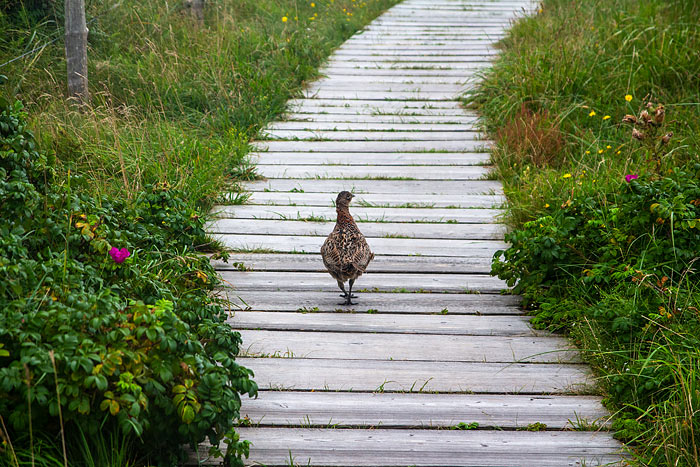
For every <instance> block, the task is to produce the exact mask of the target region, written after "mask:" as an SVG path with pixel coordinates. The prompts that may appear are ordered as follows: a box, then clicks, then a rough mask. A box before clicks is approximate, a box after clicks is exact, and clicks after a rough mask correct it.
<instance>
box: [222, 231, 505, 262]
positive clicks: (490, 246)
mask: <svg viewBox="0 0 700 467" xmlns="http://www.w3.org/2000/svg"><path fill="white" fill-rule="evenodd" d="M212 236H213V237H214V238H215V239H216V240H218V241H220V242H222V243H223V244H224V245H226V246H227V247H228V248H232V249H234V250H243V251H254V250H264V251H265V252H280V253H313V254H315V253H318V252H319V251H320V250H321V245H323V241H324V240H325V239H324V238H323V237H311V236H305V237H302V236H294V235H249V234H213V235H212ZM370 246H371V248H372V251H374V252H375V253H376V254H378V255H395V256H443V255H444V254H445V251H447V250H449V251H450V252H451V253H452V256H462V257H467V258H492V257H493V255H494V253H495V252H496V251H497V250H504V249H505V248H507V244H506V243H504V242H501V241H495V240H446V239H433V238H373V239H372V240H371V245H370Z"/></svg>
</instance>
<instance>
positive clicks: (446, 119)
mask: <svg viewBox="0 0 700 467" xmlns="http://www.w3.org/2000/svg"><path fill="white" fill-rule="evenodd" d="M326 110H327V111H328V113H317V114H308V113H290V114H287V115H285V118H286V120H285V121H286V122H290V123H291V122H304V123H313V122H318V123H319V124H320V123H321V122H327V123H328V124H332V123H350V124H351V123H360V124H367V125H372V124H373V123H376V122H381V123H383V124H402V123H407V124H417V123H423V124H431V123H442V124H465V125H468V124H471V123H474V122H475V121H476V119H477V117H472V116H468V115H466V116H465V115H413V116H411V115H401V114H397V115H373V114H372V113H368V112H362V113H334V111H329V109H326ZM340 110H348V109H338V111H340Z"/></svg>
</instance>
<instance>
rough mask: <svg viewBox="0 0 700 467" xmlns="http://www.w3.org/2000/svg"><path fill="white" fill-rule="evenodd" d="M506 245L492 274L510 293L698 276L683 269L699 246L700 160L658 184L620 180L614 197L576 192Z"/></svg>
mask: <svg viewBox="0 0 700 467" xmlns="http://www.w3.org/2000/svg"><path fill="white" fill-rule="evenodd" d="M506 241H508V242H509V243H511V244H512V246H511V247H510V248H509V249H508V250H505V251H499V252H497V253H496V257H495V261H494V264H493V273H494V274H498V275H499V277H501V278H502V279H505V280H506V281H507V282H508V285H509V286H515V288H514V292H515V293H525V294H528V293H537V290H538V289H540V288H541V287H553V286H557V285H558V286H561V285H562V284H566V285H568V284H569V282H570V281H571V280H573V281H580V282H581V283H582V284H590V285H603V284H605V285H609V284H613V283H616V282H618V281H619V280H621V279H624V278H627V277H630V278H633V277H634V276H637V275H638V274H640V272H641V271H645V273H647V274H653V275H660V277H662V276H667V277H669V278H671V279H673V278H680V277H683V276H685V275H687V277H688V278H689V279H693V278H695V277H696V274H697V272H696V271H695V270H692V269H688V267H689V264H690V262H691V261H692V260H693V259H694V258H695V257H696V256H697V254H698V245H700V162H693V163H690V164H688V166H687V167H685V168H676V169H674V170H673V172H672V173H671V174H669V175H667V176H664V177H662V178H653V177H649V178H646V177H642V178H638V179H631V180H630V181H629V182H625V181H624V180H621V182H620V191H619V192H618V193H607V194H601V193H592V192H586V191H584V192H576V194H575V195H574V196H573V197H572V198H571V199H570V200H567V201H566V202H565V203H564V204H563V205H562V206H561V209H557V210H554V212H553V213H552V214H551V215H547V216H543V217H539V218H537V219H535V220H533V221H530V222H526V223H525V224H524V225H523V228H522V229H518V230H515V231H513V232H511V233H509V234H507V235H506ZM667 280H668V279H667Z"/></svg>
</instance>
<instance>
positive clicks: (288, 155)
mask: <svg viewBox="0 0 700 467" xmlns="http://www.w3.org/2000/svg"><path fill="white" fill-rule="evenodd" d="M248 159H249V160H250V161H251V162H253V163H257V164H264V165H484V164H487V163H488V162H489V160H490V159H491V155H490V154H489V153H487V152H475V153H468V152H456V153H442V152H441V153H439V154H426V153H420V152H418V153H416V152H385V153H366V152H342V153H337V152H327V153H324V152H305V153H298V152H257V153H250V154H249V155H248ZM448 170H449V169H448Z"/></svg>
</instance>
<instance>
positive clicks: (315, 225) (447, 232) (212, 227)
mask: <svg viewBox="0 0 700 467" xmlns="http://www.w3.org/2000/svg"><path fill="white" fill-rule="evenodd" d="M333 225H334V221H331V220H329V221H328V222H302V221H280V220H272V219H267V220H264V219H219V220H217V221H214V222H212V223H210V224H208V225H207V230H208V231H209V232H212V233H219V234H256V235H280V234H283V235H296V236H300V235H301V236H307V235H313V236H323V235H328V234H329V233H330V231H331V230H333ZM504 231H505V226H504V225H502V224H400V223H390V222H380V223H376V224H375V223H369V222H368V223H364V224H363V225H362V232H363V233H364V235H365V236H366V237H367V238H381V237H384V238H392V237H394V238H398V237H410V238H437V239H439V238H442V239H451V240H457V239H462V240H500V239H502V238H503V232H504ZM455 259H456V258H455Z"/></svg>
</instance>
